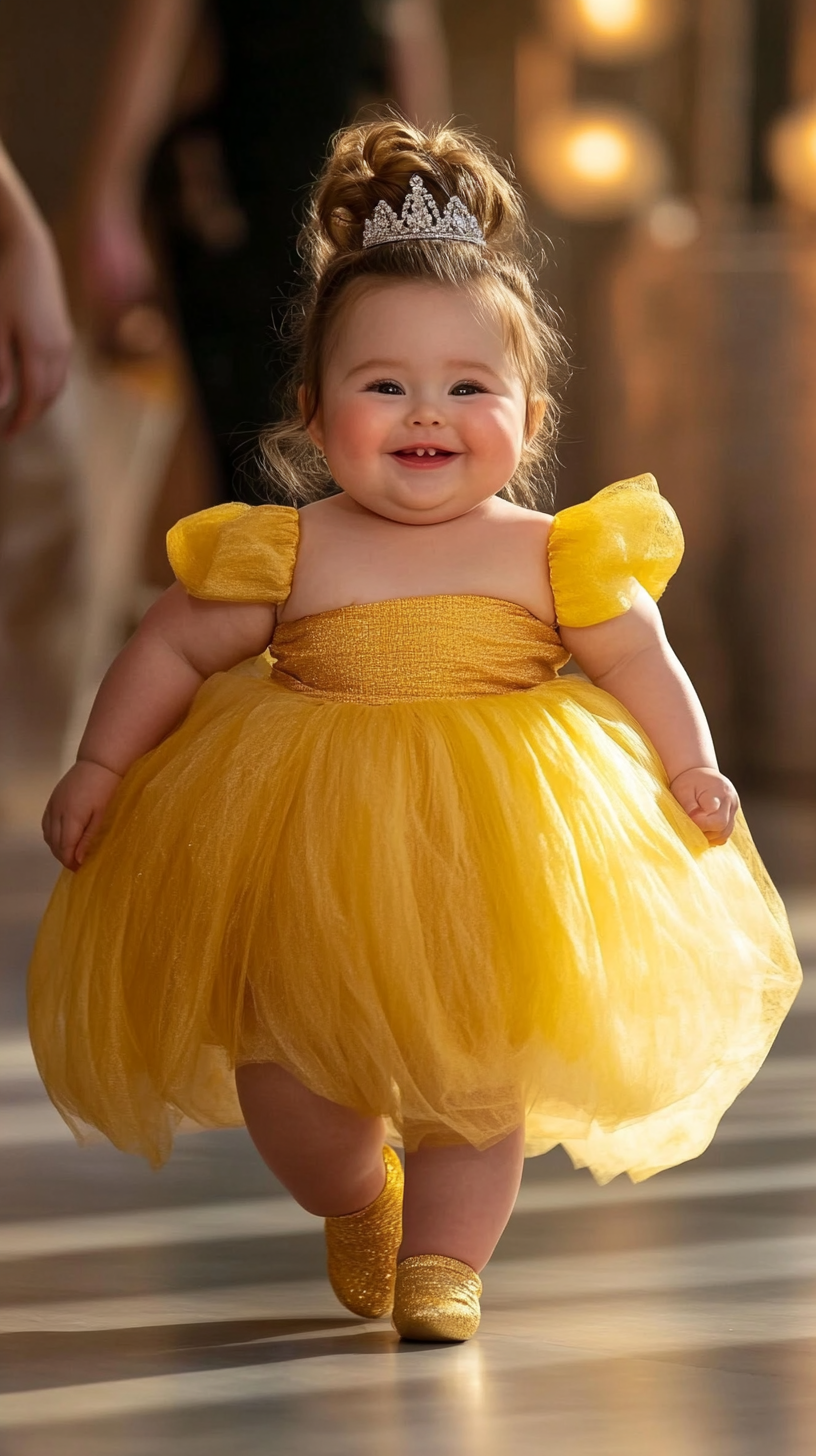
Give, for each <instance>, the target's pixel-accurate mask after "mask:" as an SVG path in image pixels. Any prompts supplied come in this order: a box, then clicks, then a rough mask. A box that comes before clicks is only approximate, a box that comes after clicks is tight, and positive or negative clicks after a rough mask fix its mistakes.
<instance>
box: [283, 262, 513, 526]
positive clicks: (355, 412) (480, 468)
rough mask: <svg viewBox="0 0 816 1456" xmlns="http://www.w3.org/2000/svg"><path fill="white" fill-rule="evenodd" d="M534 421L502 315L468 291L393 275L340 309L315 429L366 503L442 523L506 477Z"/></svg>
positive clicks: (342, 477)
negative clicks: (479, 306)
mask: <svg viewBox="0 0 816 1456" xmlns="http://www.w3.org/2000/svg"><path fill="white" fill-rule="evenodd" d="M525 418H526V398H525V391H524V386H523V384H522V381H521V379H520V377H519V374H518V371H517V369H516V366H515V363H514V360H513V357H512V354H511V353H510V351H509V350H508V348H507V345H506V342H505V339H504V336H503V332H502V329H501V325H500V323H499V322H498V320H495V319H494V318H493V317H492V315H491V314H490V313H489V312H488V311H487V310H485V312H484V313H483V314H482V313H480V312H477V310H476V307H475V304H474V299H473V296H472V295H471V294H470V293H469V292H468V291H467V290H465V289H462V290H459V289H454V288H450V287H446V286H443V285H434V284H426V283H413V282H407V283H387V284H384V285H377V286H376V287H375V288H372V289H371V290H370V291H366V292H365V293H363V294H362V296H361V297H358V298H357V299H354V300H351V301H350V303H349V306H348V308H347V309H345V310H344V311H343V313H342V314H341V316H340V319H339V321H338V325H337V331H336V336H335V338H334V340H333V341H332V343H331V346H330V348H329V350H328V352H327V358H326V361H325V369H324V376H323V382H322V400H321V406H320V411H319V414H318V416H317V417H316V418H315V420H314V421H313V422H312V425H311V427H310V432H311V434H312V438H313V439H315V440H316V442H317V444H319V446H320V448H321V449H322V450H323V451H324V452H325V454H326V459H327V461H328V464H329V468H330V470H331V472H332V475H333V477H334V479H335V480H336V482H337V484H338V485H339V486H340V487H341V488H342V489H343V490H344V491H346V492H347V494H348V495H350V496H351V497H353V499H354V500H356V501H357V502H358V503H359V504H360V505H362V506H364V507H365V508H366V509H368V510H370V511H374V512H376V513H377V514H378V515H381V516H387V517H389V518H390V519H391V520H393V521H403V522H406V523H410V524H416V525H423V524H424V525H432V524H435V523H437V522H440V521H448V520H452V519H453V518H454V517H455V516H459V515H462V514H464V513H465V512H466V511H469V510H472V509H473V507H474V506H477V505H479V504H480V503H481V502H482V501H484V500H486V499H488V497H489V496H492V495H495V494H496V492H497V491H499V490H501V488H502V486H504V485H506V484H507V482H508V480H509V479H510V477H511V475H512V474H513V473H514V471H515V469H516V466H517V465H518V462H519V458H520V455H521V451H522V447H523V444H524V428H525Z"/></svg>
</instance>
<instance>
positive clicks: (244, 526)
mask: <svg viewBox="0 0 816 1456" xmlns="http://www.w3.org/2000/svg"><path fill="white" fill-rule="evenodd" d="M298 531H299V516H298V512H297V511H296V510H295V509H294V507H293V506H248V505H243V504H242V503H240V502H238V501H228V502H226V503H225V504H224V505H220V506H212V507H210V509H209V510H206V511H197V512H196V513H195V515H193V516H185V517H184V518H183V520H181V521H178V522H177V523H176V525H175V526H173V528H172V529H171V530H170V531H168V533H167V555H168V557H169V560H170V565H171V566H172V568H173V571H174V572H175V574H176V577H177V579H178V580H179V581H180V582H181V584H182V586H183V587H185V588H186V590H187V591H188V592H189V593H190V596H192V597H201V598H202V599H203V600H204V601H208V602H264V603H266V602H283V601H285V600H286V598H287V597H288V595H289V591H290V588H291V585H292V574H293V572H294V569H295V560H296V558H297V549H298Z"/></svg>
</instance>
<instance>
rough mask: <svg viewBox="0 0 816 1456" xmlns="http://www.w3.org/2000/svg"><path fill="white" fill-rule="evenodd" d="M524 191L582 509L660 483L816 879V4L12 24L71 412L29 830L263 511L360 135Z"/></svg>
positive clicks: (9, 614)
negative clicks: (198, 548) (317, 234)
mask: <svg viewBox="0 0 816 1456" xmlns="http://www.w3.org/2000/svg"><path fill="white" fill-rule="evenodd" d="M389 101H390V102H392V103H393V102H396V103H397V104H398V105H400V106H401V107H402V108H403V109H404V110H405V111H406V112H407V113H408V114H409V115H412V116H413V117H415V118H416V119H418V120H419V121H420V122H423V121H428V120H433V119H436V120H442V119H445V118H446V117H447V116H448V115H451V114H453V115H455V116H456V117H457V118H458V119H460V120H462V121H464V122H466V123H468V124H471V125H473V126H474V127H475V128H476V129H477V130H478V131H479V132H480V133H481V134H482V135H483V136H486V137H487V138H489V139H491V140H492V141H493V142H494V143H495V145H496V146H497V148H498V149H499V151H501V152H502V153H504V154H505V155H507V156H509V157H512V159H513V160H514V163H515V165H516V168H517V170H518V174H519V177H520V180H521V182H522V185H523V187H524V190H525V193H526V195H527V197H528V199H529V202H530V207H531V212H532V216H533V220H534V222H535V224H536V226H537V227H538V228H539V229H540V230H541V232H542V234H543V235H544V237H545V239H546V243H545V253H546V263H545V265H544V267H543V269H542V282H543V285H544V287H545V288H546V289H547V290H548V291H549V292H550V293H551V294H552V295H554V296H555V298H556V300H557V301H558V303H559V305H560V307H561V309H562V311H563V315H564V325H565V330H566V333H567V336H568V338H569V341H570V344H571V348H572V359H573V376H572V380H571V382H570V385H569V387H568V390H567V396H566V406H567V410H566V415H565V425H564V432H563V438H562V443H561V446H560V451H559V455H560V461H561V466H560V469H559V472H558V486H557V497H556V503H557V505H559V506H564V505H568V504H570V503H572V502H573V501H575V500H578V499H581V498H583V497H585V496H587V495H589V494H591V493H592V492H594V491H595V490H597V489H599V488H600V487H601V486H602V485H604V484H607V483H608V482H610V481H612V480H616V479H619V478H622V477H624V476H627V475H632V474H638V473H641V472H643V471H646V470H651V471H653V472H654V473H655V475H656V476H657V478H658V480H659V483H660V485H661V488H662V490H663V492H664V494H665V495H666V496H667V497H668V498H669V500H670V501H671V502H672V503H673V504H674V506H675V507H676V509H677V511H678V514H679V516H680V519H681V522H682V525H683V528H684V531H685V534H686V540H687V555H686V560H685V563H684V566H683V569H682V571H681V572H680V575H679V576H678V578H677V579H676V581H675V582H674V583H673V584H672V586H671V588H670V589H669V592H668V593H667V595H666V597H665V599H664V603H663V605H664V615H665V619H666V622H667V626H668V630H669V634H670V636H671V639H672V641H673V643H674V645H675V647H676V649H677V650H678V652H679V654H680V656H681V658H682V659H683V661H684V662H685V664H686V666H687V667H688V669H689V671H690V673H691V676H692V678H693V679H694V681H695V684H696V685H697V687H698V689H699V691H700V693H701V696H702V698H703V701H704V704H705V707H706V709H707V712H708V714H709V718H710V720H711V723H712V726H713V728H714V733H715V737H716V740H717V743H718V747H719V749H720V753H721V757H722V761H723V764H724V767H725V769H726V771H727V772H729V773H730V774H731V775H732V777H733V778H734V779H735V780H736V782H737V785H738V787H739V789H740V791H741V792H742V794H743V796H744V798H745V800H746V804H747V807H748V809H749V813H750V816H751V820H752V824H753V827H754V829H755V833H756V837H757V840H758V842H759V845H760V849H761V851H762V852H763V854H764V855H765V858H766V860H767V862H768V864H769V867H770V868H771V871H772V873H773V874H774V875H775V876H776V877H777V878H778V879H779V880H780V881H781V882H782V883H783V884H784V885H785V886H791V887H797V886H806V885H808V884H811V883H812V879H813V873H814V869H816V491H814V486H813V481H814V475H815V474H816V410H814V395H815V394H816V0H501V3H500V4H499V3H498V0H439V3H438V4H435V3H433V0H379V3H366V4H352V3H350V0H342V3H341V0H338V3H335V4H332V5H325V4H320V3H318V0H302V3H300V4H298V5H294V4H290V3H288V0H281V3H278V4H276V5H270V4H267V3H264V0H242V3H237V0H235V3H220V4H219V3H215V0H212V3H203V0H201V3H196V0H72V4H71V5H70V6H65V5H64V4H62V3H61V0H4V4H3V6H2V7H1V8H0V137H2V139H3V141H4V143H5V145H6V147H7V148H8V151H9V153H10V155H11V157H12V158H13V160H14V163H15V164H16V166H17V168H18V169H19V171H20V173H21V174H22V176H23V177H24V178H25V180H26V182H27V184H28V186H29V188H30V189H31V191H32V193H33V195H34V197H35V199H36V201H37V203H38V204H39V206H40V208H41V210H42V212H43V213H44V215H45V217H46V219H47V221H48V222H49V224H50V225H51V227H52V228H53V230H54V233H55V235H56V239H57V243H58V247H59V251H60V255H61V260H62V264H63V269H64V274H65V279H66V285H67V288H68V293H69V298H70V301H71V307H72V313H73V316H74V320H75V325H76V329H77V341H78V342H77V347H76V349H75V352H74V358H73V363H72V367H71V373H70V378H69V382H68V386H67V388H66V390H65V391H64V393H63V394H62V396H61V398H60V399H59V401H58V402H57V403H56V404H55V405H54V406H53V407H52V408H51V409H50V410H49V411H48V412H47V413H46V414H45V415H44V416H43V418H41V419H40V421H39V422H38V423H37V424H35V425H34V426H32V427H31V428H30V429H28V430H26V431H25V432H23V433H21V434H19V435H17V436H15V437H14V438H12V439H8V440H5V441H0V656H1V657H2V669H3V679H4V683H5V691H4V695H3V703H4V707H3V716H2V724H1V725H0V825H2V828H3V830H4V832H5V834H6V836H7V837H8V836H11V838H12V839H16V838H17V837H22V839H26V838H27V837H28V836H30V835H33V834H35V833H36V827H37V824H38V821H39V816H40V813H41V811H42V806H43V804H44V801H45V799H46V797H47V794H48V792H49V789H50V787H51V785H52V783H53V781H54V778H55V776H56V775H57V773H58V772H59V770H60V768H61V766H62V765H64V763H65V762H66V761H67V760H69V759H70V755H71V752H72V750H73V747H74V746H75V743H76V741H77V738H78V736H79V732H80V730H81V727H82V724H83V721H84V717H85V714H86V712H87V709H88V706H89V701H90V698H91V697H92V694H93V691H94V689H95V687H96V685H97V683H98V680H99V678H100V676H101V674H102V672H103V671H104V668H105V666H106V665H107V662H108V661H109V660H110V657H111V656H112V655H113V653H114V652H115V651H116V650H117V648H118V646H119V645H120V644H121V642H122V640H123V639H124V637H125V636H126V634H127V633H128V632H129V631H130V630H132V628H133V625H134V624H135V622H136V621H137V620H138V618H139V616H140V614H141V613H142V611H143V610H144V609H145V607H146V606H147V605H148V603H149V602H150V600H151V599H152V598H153V596H154V595H155V594H156V593H157V592H158V591H160V590H161V589H162V588H163V587H164V586H165V585H166V584H167V583H168V580H169V578H168V568H167V565H166V562H165V559H164V551H163V539H164V534H165V532H166V530H167V528H168V527H169V526H170V525H171V524H172V522H173V521H174V520H175V519H177V518H178V516H180V515H183V514H186V513H187V512H189V511H192V510H195V509H198V508H200V507H202V506H205V505H207V504H210V503H212V502H213V501H215V500H219V499H229V498H233V497H235V496H237V497H239V498H242V499H246V500H250V501H251V500H255V499H258V498H259V497H258V491H259V489H262V485H259V477H258V472H257V470H256V468H255V466H254V463H253V456H254V440H255V437H256V434H257V431H258V429H259V427H260V426H261V425H262V424H263V423H264V422H265V421H266V420H268V419H269V418H270V417H272V416H274V413H275V411H276V409H277V408H278V407H279V397H280V378H281V370H282V359H281V353H280V347H279V344H278V343H277V341H276V328H277V327H278V325H279V323H280V319H281V316H282V313H283V310H284V308H285V303H286V298H287V290H290V289H291V287H292V283H293V280H294V267H295V261H296V260H295V257H294V237H295V234H296V231H297V216H298V207H299V205H300V204H301V202H302V199H303V196H304V194H305V191H306V189H307V188H308V185H309V181H310V178H311V176H312V175H313V173H314V171H315V169H316V167H317V166H318V165H319V161H320V156H321V153H322V150H323V148H324V146H325V142H326V139H327V137H328V135H329V133H330V132H331V131H332V130H333V129H334V128H335V127H336V126H337V125H339V124H341V122H342V121H344V120H350V119H352V118H353V117H354V116H355V115H357V114H358V111H359V108H360V107H361V106H369V107H370V106H372V105H373V106H377V105H378V104H382V103H388V102H389Z"/></svg>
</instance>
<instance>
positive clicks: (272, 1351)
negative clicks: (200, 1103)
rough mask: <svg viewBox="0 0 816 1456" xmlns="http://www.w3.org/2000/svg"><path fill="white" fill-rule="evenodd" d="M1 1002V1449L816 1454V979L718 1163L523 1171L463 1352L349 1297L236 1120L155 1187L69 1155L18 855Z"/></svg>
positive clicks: (392, 1455)
mask: <svg viewBox="0 0 816 1456" xmlns="http://www.w3.org/2000/svg"><path fill="white" fill-rule="evenodd" d="M3 858H4V861H5V868H6V887H7V888H6V890H5V892H4V895H3V898H2V902H0V914H1V915H2V927H3V939H4V964H3V968H2V969H3V973H4V974H3V980H2V988H1V989H0V1016H1V1018H2V1019H1V1022H0V1024H1V1025H2V1033H0V1149H1V1150H2V1151H1V1152H0V1168H1V1169H2V1173H1V1174H0V1184H1V1185H2V1207H1V1208H0V1220H2V1222H0V1277H1V1278H2V1292H1V1293H0V1372H2V1373H1V1374H0V1453H2V1456H148V1453H150V1456H154V1453H155V1456H161V1453H162V1452H164V1451H168V1452H169V1451H172V1452H173V1453H174V1456H250V1453H251V1456H256V1453H258V1456H260V1453H272V1456H311V1453H320V1456H369V1453H371V1456H375V1453H376V1456H414V1453H417V1456H460V1453H461V1456H504V1453H513V1456H527V1453H539V1452H543V1451H547V1452H551V1453H553V1456H585V1453H587V1456H812V1453H813V1452H814V1451H816V1381H815V1380H814V1376H816V1219H814V1215H816V1049H814V1045H813V1030H814V1019H815V1018H816V901H814V902H812V903H811V902H808V901H807V900H804V899H802V898H801V897H798V898H797V899H796V900H795V901H792V903H791V909H792V913H793V918H794V921H795V929H796V930H797V932H798V935H799V939H800V945H801V948H802V952H803V955H804V956H805V958H806V960H807V959H808V957H809V958H810V959H811V962H812V964H813V979H812V980H810V979H809V980H807V981H806V984H805V988H804V990H803V992H802V995H801V997H800V999H799V1001H798V1002H797V1005H796V1007H795V1009H794V1014H793V1015H792V1017H791V1018H790V1020H789V1022H788V1023H787V1025H786V1027H785V1028H784V1030H783V1033H782V1036H781V1037H780V1039H779V1042H778V1043H777V1046H776V1047H775V1049H774V1051H773V1053H772V1056H771V1059H770V1060H769V1062H768V1064H767V1066H766V1068H765V1069H764V1070H763V1072H762V1073H761V1075H760V1077H759V1078H758V1079H757V1081H756V1083H755V1084H754V1085H753V1086H752V1087H751V1088H750V1089H749V1090H748V1092H746V1093H745V1094H744V1096H743V1097H742V1098H741V1099H740V1101H739V1102H738V1103H737V1105H736V1106H735V1108H734V1109H733V1111H732V1112H731V1113H730V1114H729V1115H728V1117H727V1118H726V1119H725V1121H724V1123H723V1125H722V1128H721V1131H720V1134H719V1135H718V1138H717V1140H716V1142H715V1144H714V1146H713V1147H712V1148H711V1149H709V1151H708V1152H707V1153H706V1154H705V1156H704V1157H703V1158H701V1159H700V1160H699V1161H698V1162H696V1163H694V1164H691V1165H688V1166H686V1167H684V1168H682V1169H678V1170H677V1171H675V1172H672V1173H667V1174H663V1175H662V1176H661V1177H659V1178H657V1179H654V1180H652V1181H651V1182H648V1183H646V1184H643V1185H641V1186H640V1187H637V1188H634V1187H632V1186H631V1185H629V1184H625V1183H623V1182H618V1183H614V1184H612V1185H611V1186H610V1187H609V1188H607V1189H597V1188H596V1187H595V1186H594V1185H593V1184H592V1182H591V1180H590V1179H589V1177H588V1176H587V1175H586V1174H578V1173H574V1172H572V1171H571V1169H570V1167H569V1165H568V1163H567V1160H566V1159H565V1158H564V1157H562V1156H560V1155H559V1154H552V1155H550V1156H549V1157H547V1158H544V1159H538V1160H536V1161H533V1162H531V1163H528V1165H527V1172H526V1176H525V1181H524V1185H523V1188H522V1194H521V1197H520V1199H519V1204H518V1208H517V1211H516V1213H515V1215H514V1217H513V1220H512V1222H511V1225H510V1227H509V1229H508V1231H507V1233H506V1235H505V1238H504V1240H503V1242H502V1244H501V1246H500V1248H499V1251H498V1253H497V1255H496V1257H495V1259H494V1261H493V1263H492V1264H491V1266H490V1269H489V1270H488V1272H487V1275H486V1279H485V1298H484V1319H483V1324H482V1329H481V1332H480V1334H479V1336H478V1338H477V1339H476V1340H474V1341H473V1342H472V1343H471V1344H469V1345H465V1346H459V1347H456V1346H450V1347H440V1348H428V1347H421V1346H400V1345H399V1344H398V1343H397V1340H396V1337H395V1336H394V1334H393V1333H392V1332H391V1330H390V1329H389V1327H388V1325H387V1323H385V1322H381V1323H377V1324H365V1323H362V1322H361V1321H359V1320H356V1319H354V1318H353V1317H351V1316H350V1315H347V1314H346V1312H345V1311H344V1310H342V1309H341V1308H340V1307H339V1306H338V1305H337V1304H336V1302H335V1301H334V1299H333V1297H332V1295H331V1292H330V1290H329V1288H328V1285H327V1284H326V1281H325V1279H324V1276H323V1268H322V1261H323V1251H322V1239H321V1231H320V1225H319V1223H318V1221H317V1220H315V1219H313V1218H311V1217H309V1216H308V1215H307V1214H304V1213H302V1212H301V1211H300V1210H299V1209H298V1208H297V1207H296V1206H295V1205H294V1204H293V1203H292V1202H291V1200H290V1199H289V1198H288V1197H287V1196H286V1195H285V1194H284V1193H283V1191H282V1190H281V1189H280V1188H279V1187H277V1186H276V1185H275V1184H274V1183H273V1181H272V1179H271V1178H270V1177H269V1175H268V1174H267V1173H266V1172H265V1171H264V1169H263V1168H262V1167H261V1165H260V1163H259V1162H258V1160H257V1158H256V1156H255V1155H254V1153H253V1151H252V1149H251V1148H250V1146H249V1143H248V1141H247V1138H246V1136H245V1135H244V1134H243V1133H241V1132H236V1133H228V1134H219V1135H197V1136H192V1137H187V1138H184V1139H182V1140H181V1142H180V1144H179V1148H178V1152H177V1154H176V1156H175V1157H174V1159H173V1161H172V1162H171V1164H170V1165H169V1166H168V1167H167V1168H166V1169H165V1170H164V1171H163V1172H162V1173H160V1174H153V1173H151V1172H150V1171H149V1170H148V1169H147V1168H146V1167H145V1166H143V1165H142V1164H140V1163H138V1162H136V1161H135V1160H132V1159H128V1158H125V1157H123V1156H121V1155H119V1154H117V1153H116V1152H114V1151H113V1150H111V1149H110V1148H108V1147H107V1146H104V1145H100V1146H96V1147H92V1148H89V1149H86V1150H82V1151H80V1150H78V1149H77V1148H76V1147H75V1146H74V1144H73V1142H72V1140H71V1139H70V1136H69V1135H68V1133H67V1132H66V1130H65V1129H64V1127H63V1125H62V1123H61V1122H60V1120H59V1119H58V1118H57V1116H56V1114H55V1113H54V1112H53V1110H52V1109H51V1107H50V1104H49V1103H48V1102H47V1100H46V1099H45V1096H44V1093H43V1092H42V1091H41V1089H40V1086H39V1083H38V1081H37V1077H36V1073H35V1070H34V1068H33V1065H32V1063H31V1059H30V1053H29V1051H28V1048H27V1043H26V1040H25V1036H24V1020H23V967H24V964H25V960H26V957H27V953H28V949H29V946H30V943H31V936H32V933H33V926H34V923H35V921H36V917H37V915H38V913H39V909H40V907H41V905H42V902H43V896H44V894H45V893H46V890H47V885H48V883H49V881H50V877H51V873H52V872H51V868H50V864H49V862H48V860H47V859H46V858H45V856H44V855H43V853H42V852H41V851H40V849H39V848H38V847H37V846H36V845H35V843H34V841H33V840H31V839H28V838H24V837H23V838H20V839H19V840H18V841H12V842H11V843H8V844H7V845H6V846H5V853H4V855H3Z"/></svg>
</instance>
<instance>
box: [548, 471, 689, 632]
mask: <svg viewBox="0 0 816 1456" xmlns="http://www.w3.org/2000/svg"><path fill="white" fill-rule="evenodd" d="M682 555H683V533H682V531H681V529H680V523H679V521H678V519H677V517H676V515H675V514H674V511H673V510H672V508H671V506H670V505H669V503H668V501H666V500H664V499H663V497H662V495H661V494H660V492H659V490H658V488H657V481H656V480H655V478H654V476H653V475H638V476H636V477H634V478H633V479H631V480H619V481H617V482H616V483H615V484H614V485H608V486H607V487H606V489H605V490H601V491H599V492H598V494H597V495H594V496H593V497H592V499H591V500H588V501H583V502H582V503H581V504H580V505H577V506H569V507H568V508H567V509H566V510H563V511H559V512H558V513H557V515H556V516H555V519H554V520H553V524H552V528H551V530H550V539H549V561H550V584H551V586H552V592H553V597H554V599H555V609H556V614H557V617H558V622H559V624H560V625H561V626H562V627H591V626H593V625H594V624H595V623H596V622H607V621H609V620H610V619H611V618H612V617H620V616H622V615H623V613H624V612H627V611H628V610H629V608H630V606H631V605H632V599H633V596H634V594H635V587H636V585H637V584H638V583H639V584H640V585H641V586H642V587H644V588H645V589H646V591H647V592H648V593H649V595H650V596H651V597H653V598H654V600H655V601H657V599H658V597H660V596H662V594H663V592H664V591H665V589H666V586H667V584H668V582H669V581H670V579H671V577H672V576H673V575H674V573H675V571H676V570H677V568H678V566H679V565H680V561H681V558H682Z"/></svg>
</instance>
